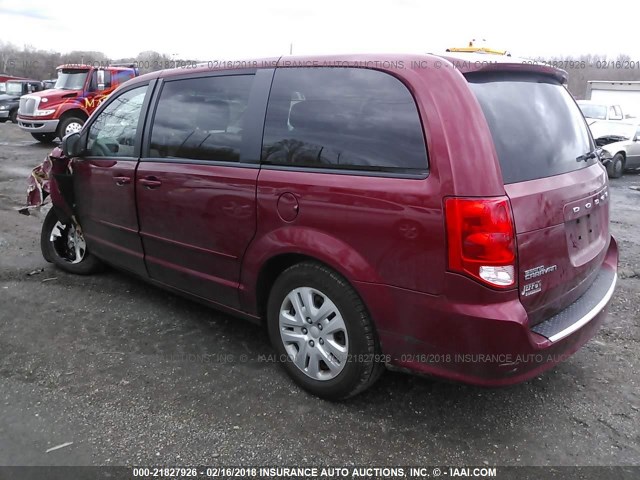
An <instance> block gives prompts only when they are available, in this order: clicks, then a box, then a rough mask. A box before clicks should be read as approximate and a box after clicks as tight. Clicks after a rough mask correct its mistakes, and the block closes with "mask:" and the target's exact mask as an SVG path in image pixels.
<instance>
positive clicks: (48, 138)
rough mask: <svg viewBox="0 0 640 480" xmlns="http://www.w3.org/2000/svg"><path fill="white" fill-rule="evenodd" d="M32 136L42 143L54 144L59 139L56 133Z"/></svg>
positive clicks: (33, 134) (34, 134)
mask: <svg viewBox="0 0 640 480" xmlns="http://www.w3.org/2000/svg"><path fill="white" fill-rule="evenodd" d="M31 136H32V137H33V138H35V139H36V140H38V141H39V142H42V143H53V141H54V140H55V139H56V137H57V135H56V134H55V133H32V134H31Z"/></svg>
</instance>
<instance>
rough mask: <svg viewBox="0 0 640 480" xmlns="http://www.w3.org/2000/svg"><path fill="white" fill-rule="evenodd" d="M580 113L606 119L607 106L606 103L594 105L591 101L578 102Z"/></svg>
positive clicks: (588, 116) (589, 116)
mask: <svg viewBox="0 0 640 480" xmlns="http://www.w3.org/2000/svg"><path fill="white" fill-rule="evenodd" d="M578 105H579V106H580V110H582V114H583V115H584V116H585V117H587V118H595V119H598V120H606V119H607V106H606V105H594V104H592V103H579V104H578Z"/></svg>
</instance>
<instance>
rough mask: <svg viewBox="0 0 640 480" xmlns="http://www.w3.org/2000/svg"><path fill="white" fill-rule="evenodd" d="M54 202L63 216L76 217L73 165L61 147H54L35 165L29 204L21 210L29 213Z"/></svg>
mask: <svg viewBox="0 0 640 480" xmlns="http://www.w3.org/2000/svg"><path fill="white" fill-rule="evenodd" d="M49 202H51V203H53V206H54V207H55V208H56V210H57V211H58V212H59V213H60V215H61V216H63V217H67V218H68V219H72V220H74V223H77V222H75V218H74V204H75V201H74V195H73V167H72V162H71V160H70V159H69V158H68V157H65V156H64V154H63V153H62V149H61V148H60V147H56V148H54V149H53V150H52V151H51V153H49V155H47V156H46V158H45V159H44V161H43V162H42V163H41V164H40V165H38V166H37V167H35V168H34V169H33V170H32V171H31V174H30V175H29V179H28V180H27V206H26V207H24V208H21V209H20V210H19V212H20V213H22V214H24V215H29V214H30V210H33V209H39V208H40V207H42V206H44V205H46V204H48V203H49Z"/></svg>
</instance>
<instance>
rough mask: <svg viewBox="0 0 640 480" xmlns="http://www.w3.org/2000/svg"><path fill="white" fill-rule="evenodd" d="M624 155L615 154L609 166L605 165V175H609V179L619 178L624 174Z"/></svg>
mask: <svg viewBox="0 0 640 480" xmlns="http://www.w3.org/2000/svg"><path fill="white" fill-rule="evenodd" d="M624 164H625V161H624V155H622V154H621V153H616V154H615V155H614V156H613V158H612V159H611V162H610V163H609V165H607V173H608V174H609V178H620V177H621V176H622V174H623V173H624Z"/></svg>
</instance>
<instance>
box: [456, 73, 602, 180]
mask: <svg viewBox="0 0 640 480" xmlns="http://www.w3.org/2000/svg"><path fill="white" fill-rule="evenodd" d="M467 80H469V86H470V87H471V90H472V91H473V93H475V95H476V97H477V99H478V101H479V102H480V106H481V107H482V111H483V112H484V116H485V118H486V119H487V123H488V124H489V129H490V130H491V136H492V137H493V143H494V145H495V147H496V152H497V154H498V160H499V161H500V167H501V170H502V177H503V180H504V183H505V184H507V183H516V182H524V181H527V180H534V179H537V178H545V177H550V176H553V175H560V174H563V173H568V172H572V171H574V170H579V169H581V168H585V167H587V166H590V165H593V163H594V162H595V160H593V159H589V160H588V161H585V162H578V161H576V159H577V158H578V157H580V156H582V155H585V154H587V153H589V152H590V150H592V149H593V146H592V142H591V139H590V137H589V131H588V129H587V124H586V123H585V121H584V117H583V116H582V115H581V114H580V110H579V109H578V107H577V106H576V104H575V102H574V101H573V98H572V97H571V95H570V94H569V92H567V90H566V88H564V87H563V86H562V85H561V84H560V83H559V82H557V81H555V80H553V79H551V78H549V77H545V76H543V75H534V74H524V75H523V74H519V75H518V74H475V75H473V74H470V75H468V76H467Z"/></svg>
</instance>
